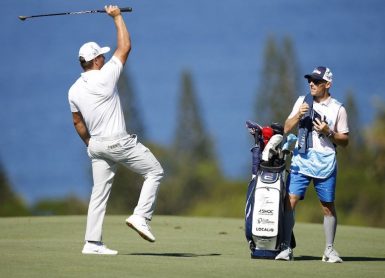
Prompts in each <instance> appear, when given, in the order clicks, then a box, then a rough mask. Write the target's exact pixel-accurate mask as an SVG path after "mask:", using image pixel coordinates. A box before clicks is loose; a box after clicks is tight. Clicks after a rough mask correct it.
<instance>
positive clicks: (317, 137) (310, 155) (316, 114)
mask: <svg viewBox="0 0 385 278" xmlns="http://www.w3.org/2000/svg"><path fill="white" fill-rule="evenodd" d="M305 78H306V79H307V81H308V83H309V89H310V93H309V94H308V95H306V96H301V97H299V98H298V99H297V101H296V103H295V104H294V107H293V110H292V112H291V114H290V115H289V117H288V118H287V120H286V122H285V127H284V129H285V133H288V132H289V131H290V130H292V129H293V128H294V127H295V126H297V125H298V130H299V131H298V141H297V145H296V147H295V149H294V156H293V159H292V165H291V173H290V175H289V178H288V181H287V193H288V194H287V195H286V204H285V213H284V238H283V244H282V246H281V250H282V251H281V253H279V254H278V255H277V257H276V258H275V259H276V260H287V261H289V260H292V259H293V250H292V249H291V248H290V240H291V233H292V230H293V227H294V209H295V207H296V205H297V204H298V201H299V200H301V199H303V198H304V197H305V193H306V190H307V188H308V186H309V184H310V182H311V181H313V184H314V188H315V190H316V192H317V195H318V198H319V200H320V203H321V207H322V211H323V215H324V221H323V226H324V232H325V239H326V246H325V251H324V254H323V256H322V261H324V262H330V263H341V262H342V259H341V258H340V256H339V254H338V253H337V251H336V250H335V248H334V238H335V234H336V228H337V213H336V209H335V205H334V200H335V189H336V179H337V161H336V149H335V148H336V146H337V145H339V146H343V147H345V146H347V145H348V142H349V128H348V117H347V113H346V110H345V108H344V106H343V105H342V104H341V103H339V102H338V101H337V100H335V99H334V98H332V97H331V94H330V87H331V86H332V81H333V75H332V73H331V71H330V69H328V68H326V67H317V68H315V69H314V71H313V72H312V73H310V74H307V75H305Z"/></svg>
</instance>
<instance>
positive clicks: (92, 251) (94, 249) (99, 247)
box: [82, 241, 118, 255]
mask: <svg viewBox="0 0 385 278" xmlns="http://www.w3.org/2000/svg"><path fill="white" fill-rule="evenodd" d="M82 253H83V254H86V255H117V254H118V251H116V250H111V249H108V248H107V246H105V245H104V243H103V242H88V241H87V242H86V243H85V244H84V247H83V250H82Z"/></svg>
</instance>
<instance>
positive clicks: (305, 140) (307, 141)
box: [298, 94, 313, 154]
mask: <svg viewBox="0 0 385 278" xmlns="http://www.w3.org/2000/svg"><path fill="white" fill-rule="evenodd" d="M303 102H306V103H307V104H308V105H309V110H308V111H307V112H306V113H305V115H304V116H303V117H302V119H301V120H300V121H299V127H298V152H299V153H300V154H304V153H305V152H306V150H307V149H308V148H311V147H313V138H312V130H313V124H312V121H313V119H312V117H311V115H313V96H312V95H311V94H307V95H306V96H305V99H304V101H303Z"/></svg>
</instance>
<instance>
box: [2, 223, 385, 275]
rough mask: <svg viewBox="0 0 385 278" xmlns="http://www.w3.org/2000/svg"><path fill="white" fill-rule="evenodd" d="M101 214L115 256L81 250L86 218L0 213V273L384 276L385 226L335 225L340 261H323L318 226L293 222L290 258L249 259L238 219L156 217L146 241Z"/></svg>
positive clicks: (321, 230)
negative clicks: (152, 238) (149, 239)
mask: <svg viewBox="0 0 385 278" xmlns="http://www.w3.org/2000/svg"><path fill="white" fill-rule="evenodd" d="M124 220H125V216H106V218H105V223H104V239H103V240H104V242H105V243H106V244H107V246H108V247H110V248H112V249H117V250H118V251H119V255H118V256H98V255H82V254H81V249H82V247H83V236H84V230H85V221H86V217H85V216H62V217H56V216H55V217H20V218H0V252H1V253H0V277H1V278H3V277H7V278H8V277H146V278H150V277H182V278H189V277H272V278H273V277H312V278H315V277H336V278H337V277H338V278H340V277H342V278H343V277H349V278H350V277H362V278H368V277H385V243H384V242H385V229H378V228H363V227H351V226H339V227H338V231H337V239H336V249H337V250H338V251H339V253H340V254H341V256H342V258H343V260H344V263H342V264H328V263H323V262H321V255H322V252H323V249H324V235H323V228H322V225H320V224H304V223H298V224H297V225H296V226H295V230H294V232H295V235H296V239H297V248H296V249H295V250H294V255H295V261H294V262H282V261H273V260H255V259H250V251H249V249H248V244H247V242H246V240H245V236H244V224H243V219H229V218H198V217H174V216H155V217H154V219H153V221H152V223H151V226H152V230H153V232H154V234H155V236H156V238H157V241H156V242H155V243H149V242H147V241H144V240H143V239H142V238H140V237H139V236H138V235H137V234H136V233H135V232H134V231H132V230H131V229H129V228H128V227H127V226H126V225H125V222H124Z"/></svg>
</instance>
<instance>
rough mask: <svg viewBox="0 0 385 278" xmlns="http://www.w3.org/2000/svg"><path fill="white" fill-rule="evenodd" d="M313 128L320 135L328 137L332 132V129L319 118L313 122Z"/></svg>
mask: <svg viewBox="0 0 385 278" xmlns="http://www.w3.org/2000/svg"><path fill="white" fill-rule="evenodd" d="M313 127H314V130H315V131H317V132H318V133H319V134H323V135H328V134H329V132H330V128H329V126H328V124H327V122H325V121H321V120H320V119H318V118H315V120H314V121H313Z"/></svg>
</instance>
